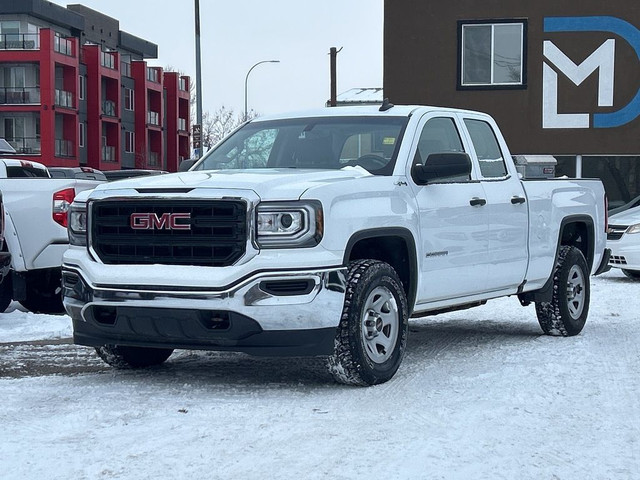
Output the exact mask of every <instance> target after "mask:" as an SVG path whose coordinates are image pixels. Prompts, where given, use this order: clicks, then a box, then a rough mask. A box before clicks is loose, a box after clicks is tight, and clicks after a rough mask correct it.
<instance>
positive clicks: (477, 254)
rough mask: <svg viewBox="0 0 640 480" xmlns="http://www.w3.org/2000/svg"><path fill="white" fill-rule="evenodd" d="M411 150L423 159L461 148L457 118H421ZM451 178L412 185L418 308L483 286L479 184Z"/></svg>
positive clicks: (484, 226) (485, 245)
mask: <svg viewBox="0 0 640 480" xmlns="http://www.w3.org/2000/svg"><path fill="white" fill-rule="evenodd" d="M418 132H420V133H419V134H417V138H415V139H414V144H413V146H412V155H413V157H412V158H414V163H415V162H422V163H424V161H425V160H426V158H427V157H428V156H429V154H431V153H444V152H464V151H465V147H464V145H463V141H462V137H461V135H460V133H459V132H460V128H459V124H457V119H456V118H455V117H454V116H453V115H451V116H449V115H446V114H442V113H437V114H435V113H430V114H427V115H425V117H424V118H423V119H422V120H421V127H420V128H418ZM475 176H476V173H475V172H472V174H471V176H470V177H469V178H450V179H447V180H446V181H440V182H438V183H430V184H427V185H418V184H416V183H415V182H413V181H412V188H414V189H415V192H416V199H417V205H418V210H419V223H420V242H421V244H420V248H419V250H418V251H419V252H421V258H420V259H419V260H418V263H419V268H420V276H419V279H418V298H417V310H420V305H421V304H422V305H424V304H426V303H429V302H434V301H438V300H443V299H452V298H456V297H462V296H467V295H472V294H475V293H480V292H482V291H484V290H485V280H486V277H487V274H488V264H487V254H488V250H489V239H488V235H487V233H488V216H487V210H486V208H484V205H483V201H484V199H485V195H484V190H483V187H482V184H481V183H480V182H479V181H477V180H476V179H475Z"/></svg>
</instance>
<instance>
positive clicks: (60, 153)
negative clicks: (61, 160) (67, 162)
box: [55, 139, 76, 157]
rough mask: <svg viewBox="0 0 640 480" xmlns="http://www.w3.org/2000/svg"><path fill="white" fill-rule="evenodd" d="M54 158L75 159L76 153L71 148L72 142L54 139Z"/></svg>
mask: <svg viewBox="0 0 640 480" xmlns="http://www.w3.org/2000/svg"><path fill="white" fill-rule="evenodd" d="M55 156H56V157H75V156H76V153H75V150H74V148H73V142H71V141H70V140H61V139H56V144H55Z"/></svg>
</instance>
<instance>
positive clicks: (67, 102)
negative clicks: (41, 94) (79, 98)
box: [55, 89, 73, 108]
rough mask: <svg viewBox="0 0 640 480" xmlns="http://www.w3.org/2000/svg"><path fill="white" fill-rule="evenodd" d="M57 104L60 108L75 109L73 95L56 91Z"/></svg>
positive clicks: (63, 91)
mask: <svg viewBox="0 0 640 480" xmlns="http://www.w3.org/2000/svg"><path fill="white" fill-rule="evenodd" d="M55 104H56V105H57V106H59V107H65V108H73V93H71V92H67V91H65V90H58V89H56V98H55Z"/></svg>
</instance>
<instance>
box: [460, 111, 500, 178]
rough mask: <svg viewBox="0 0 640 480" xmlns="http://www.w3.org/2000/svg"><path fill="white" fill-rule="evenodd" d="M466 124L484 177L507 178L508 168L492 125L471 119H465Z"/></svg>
mask: <svg viewBox="0 0 640 480" xmlns="http://www.w3.org/2000/svg"><path fill="white" fill-rule="evenodd" d="M464 123H465V125H466V126H467V129H468V130H469V135H470V136H471V141H472V142H473V148H475V150H476V155H477V156H478V162H479V163H480V172H481V173H482V176H483V177H485V178H497V177H505V176H506V175H507V166H506V165H505V163H504V158H503V157H502V152H501V151H500V146H499V145H498V140H497V139H496V134H495V133H494V132H493V129H492V128H491V125H489V124H488V123H487V122H484V121H482V120H472V119H470V118H465V120H464Z"/></svg>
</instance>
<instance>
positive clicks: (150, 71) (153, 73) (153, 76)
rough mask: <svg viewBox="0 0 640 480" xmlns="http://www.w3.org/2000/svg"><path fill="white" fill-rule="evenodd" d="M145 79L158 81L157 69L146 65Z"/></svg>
mask: <svg viewBox="0 0 640 480" xmlns="http://www.w3.org/2000/svg"><path fill="white" fill-rule="evenodd" d="M147 80H149V81H150V82H153V83H160V73H159V72H158V70H157V69H155V68H151V67H147Z"/></svg>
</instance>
